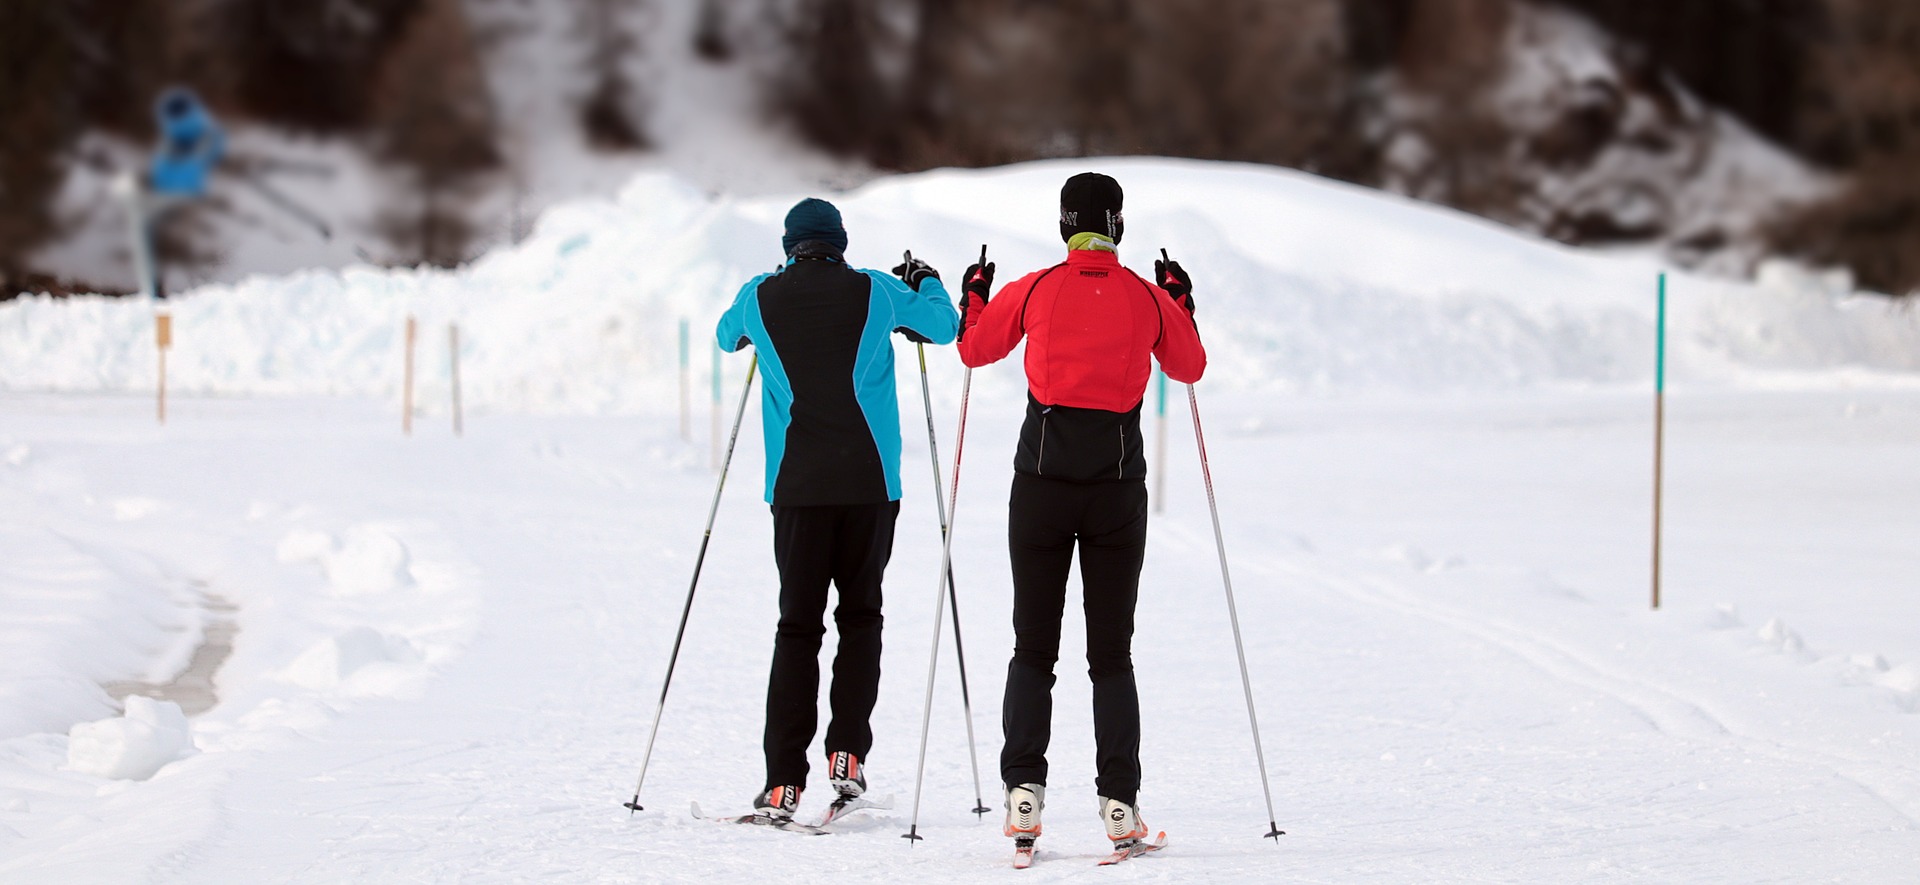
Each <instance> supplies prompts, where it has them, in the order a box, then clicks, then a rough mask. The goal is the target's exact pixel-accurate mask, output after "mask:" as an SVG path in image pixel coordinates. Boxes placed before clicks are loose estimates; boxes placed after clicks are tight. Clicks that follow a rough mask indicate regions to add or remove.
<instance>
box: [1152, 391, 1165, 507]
mask: <svg viewBox="0 0 1920 885" xmlns="http://www.w3.org/2000/svg"><path fill="white" fill-rule="evenodd" d="M1154 376H1155V379H1156V380H1155V382H1154V389H1155V390H1156V392H1157V394H1156V399H1155V405H1154V415H1155V422H1154V430H1153V435H1154V455H1153V456H1154V460H1155V461H1156V462H1158V463H1156V464H1154V466H1153V512H1155V513H1161V512H1164V511H1165V510H1166V509H1167V373H1166V372H1165V371H1163V370H1160V369H1157V368H1156V369H1155V370H1154Z"/></svg>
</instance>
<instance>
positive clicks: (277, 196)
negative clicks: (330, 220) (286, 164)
mask: <svg viewBox="0 0 1920 885" xmlns="http://www.w3.org/2000/svg"><path fill="white" fill-rule="evenodd" d="M234 174H235V176H237V177H238V178H239V179H240V180H241V181H244V182H246V183H247V185H248V186H250V187H252V188H253V189H254V190H255V191H257V192H258V193H259V194H260V196H262V197H265V198H266V199H267V202H269V203H272V204H274V205H275V206H278V207H279V208H280V211H282V212H285V213H287V214H288V215H291V216H293V217H294V218H297V219H299V220H300V221H301V222H302V223H304V224H306V225H307V226H308V227H311V228H313V229H314V231H315V232H316V233H318V234H320V239H323V240H326V241H327V242H333V228H332V227H331V226H329V225H328V224H327V221H326V219H324V218H321V217H320V213H318V212H315V211H313V210H312V209H309V208H307V207H305V206H302V205H300V204H299V203H297V202H295V201H294V199H293V198H292V197H289V196H287V195H286V194H284V193H281V192H280V190H279V189H278V188H275V187H274V186H272V185H270V184H267V183H266V182H264V181H261V180H260V179H259V178H258V177H257V176H255V175H254V174H253V173H251V172H247V171H243V170H235V172H234Z"/></svg>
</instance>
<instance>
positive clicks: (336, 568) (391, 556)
mask: <svg viewBox="0 0 1920 885" xmlns="http://www.w3.org/2000/svg"><path fill="white" fill-rule="evenodd" d="M408 560H409V557H408V555H407V545H405V544H402V543H400V539H398V538H395V537H394V536H392V535H389V534H387V533H386V532H383V531H380V530H378V529H371V528H366V527H364V526H357V527H355V528H351V529H348V530H347V531H346V534H345V536H344V537H342V538H341V542H340V550H339V552H337V553H334V554H333V555H332V556H329V557H327V558H326V559H325V561H324V562H325V566H326V569H327V581H328V582H329V583H331V584H333V589H334V591H335V592H337V593H339V594H341V595H343V596H358V595H361V594H366V593H385V592H386V591H388V590H393V589H396V588H399V587H405V586H408V585H410V584H412V583H413V577H412V574H411V572H410V570H409V569H408Z"/></svg>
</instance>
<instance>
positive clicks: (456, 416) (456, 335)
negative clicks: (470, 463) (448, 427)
mask: <svg viewBox="0 0 1920 885" xmlns="http://www.w3.org/2000/svg"><path fill="white" fill-rule="evenodd" d="M447 358H448V359H449V360H451V361H452V363H453V435H454V436H460V435H462V432H461V427H460V326H459V324H458V323H448V324H447Z"/></svg>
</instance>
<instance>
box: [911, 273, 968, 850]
mask: <svg viewBox="0 0 1920 885" xmlns="http://www.w3.org/2000/svg"><path fill="white" fill-rule="evenodd" d="M980 263H981V264H982V265H985V264H986V263H987V247H986V246H981V247H980ZM961 297H962V298H965V297H966V296H965V295H964V294H963V295H962V296H961ZM925 365H926V364H925V362H924V358H923V361H922V363H921V370H922V372H924V371H925ZM924 377H925V376H924V375H923V376H922V378H923V379H924ZM972 392H973V367H972V366H968V367H967V371H966V373H965V374H964V375H962V376H961V381H960V427H959V429H958V430H957V431H956V432H955V435H954V438H953V486H952V491H950V492H949V493H948V495H947V506H946V507H944V508H943V515H942V517H941V521H942V522H944V523H945V524H946V525H945V531H944V532H942V533H941V534H942V535H943V537H941V539H940V574H939V575H937V576H936V578H935V581H936V585H935V587H934V592H933V651H932V653H931V654H929V655H928V656H927V700H926V703H925V704H924V705H922V706H921V708H920V762H919V764H917V765H916V766H914V769H913V818H912V820H910V821H909V822H908V824H907V831H906V832H905V833H902V834H901V836H900V838H902V839H906V840H907V844H909V845H911V844H913V843H915V842H918V841H920V839H921V838H922V837H921V835H920V793H921V789H922V787H923V786H924V785H925V784H926V778H927V730H928V729H929V728H930V727H931V726H932V724H933V675H934V673H935V672H937V671H938V669H939V663H940V619H941V617H942V616H943V615H944V614H945V613H946V603H947V598H946V594H945V593H943V592H942V591H950V590H951V589H952V587H953V583H952V577H953V572H952V569H953V521H952V520H953V518H956V517H958V515H959V504H960V455H961V453H962V451H964V450H965V448H966V445H967V402H968V400H969V399H970V397H971V394H972ZM927 408H928V412H927V428H928V430H929V432H931V430H932V428H933V412H932V408H933V399H932V397H931V396H929V397H928V399H927ZM936 494H938V492H937V491H936ZM958 617H959V613H958V612H957V611H956V612H955V620H956V621H957V620H958ZM956 637H957V634H956ZM967 739H968V743H969V746H971V743H972V739H973V716H972V714H971V713H969V714H968V716H967ZM973 781H974V813H975V814H984V813H986V812H985V809H986V803H984V802H982V801H980V796H979V793H980V772H979V768H978V763H977V762H976V763H975V769H974V775H973Z"/></svg>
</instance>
